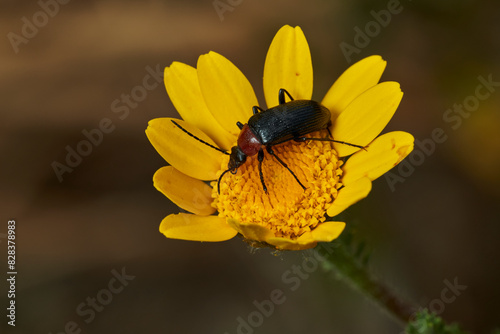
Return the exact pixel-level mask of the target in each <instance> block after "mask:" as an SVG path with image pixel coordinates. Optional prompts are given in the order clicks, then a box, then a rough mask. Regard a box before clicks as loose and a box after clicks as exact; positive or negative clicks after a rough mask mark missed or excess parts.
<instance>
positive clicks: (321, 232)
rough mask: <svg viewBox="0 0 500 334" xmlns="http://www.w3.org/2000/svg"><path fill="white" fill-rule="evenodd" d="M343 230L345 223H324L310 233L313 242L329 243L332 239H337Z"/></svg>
mask: <svg viewBox="0 0 500 334" xmlns="http://www.w3.org/2000/svg"><path fill="white" fill-rule="evenodd" d="M344 228H345V223H343V222H334V221H328V222H324V223H322V224H319V225H318V226H317V227H316V228H315V229H314V230H312V231H311V237H312V238H313V239H314V240H315V241H319V242H330V241H332V240H333V239H337V238H338V236H339V235H340V233H342V231H343V230H344ZM299 239H300V238H299Z"/></svg>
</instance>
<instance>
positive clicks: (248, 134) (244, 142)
mask: <svg viewBox="0 0 500 334" xmlns="http://www.w3.org/2000/svg"><path fill="white" fill-rule="evenodd" d="M238 146H239V147H240V149H241V151H242V152H243V153H245V154H246V155H247V156H249V157H250V156H252V155H256V154H257V152H259V150H260V148H261V146H262V145H261V143H260V141H259V140H258V139H257V137H256V136H255V134H254V133H253V131H252V130H251V129H250V128H249V127H248V124H245V125H244V126H243V128H242V129H241V132H240V135H239V136H238Z"/></svg>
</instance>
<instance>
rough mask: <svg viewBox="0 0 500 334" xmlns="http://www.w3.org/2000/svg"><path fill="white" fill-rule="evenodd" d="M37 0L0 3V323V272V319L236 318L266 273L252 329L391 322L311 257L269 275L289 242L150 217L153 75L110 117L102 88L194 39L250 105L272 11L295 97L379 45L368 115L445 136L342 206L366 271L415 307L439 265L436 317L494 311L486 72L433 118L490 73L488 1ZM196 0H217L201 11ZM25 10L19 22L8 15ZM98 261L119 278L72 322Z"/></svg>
mask: <svg viewBox="0 0 500 334" xmlns="http://www.w3.org/2000/svg"><path fill="white" fill-rule="evenodd" d="M41 3H44V4H46V3H49V4H52V5H51V6H52V7H50V6H49V7H47V8H49V11H51V12H52V14H53V15H52V16H46V18H47V20H46V21H45V22H44V18H43V14H39V12H40V11H41V10H42V7H41V4H40V2H37V1H13V0H11V1H0V4H1V7H2V10H1V11H0V27H1V34H2V35H3V36H4V37H3V39H2V43H1V46H0V47H1V62H0V86H1V99H0V110H1V115H2V120H1V123H0V127H1V131H0V154H1V155H0V156H1V157H2V160H1V163H0V170H1V178H2V179H1V190H0V203H1V206H2V219H1V225H0V233H1V234H0V249H1V250H2V255H1V256H0V258H1V260H0V261H1V263H2V272H4V273H2V274H1V275H0V276H2V277H4V275H5V272H7V269H6V266H5V265H4V264H5V263H6V257H7V256H6V239H5V233H7V221H8V220H9V219H13V218H14V219H15V220H16V221H17V230H16V231H17V239H16V242H17V258H16V259H17V270H18V276H17V287H16V288H17V293H16V303H17V322H16V327H15V328H12V327H10V326H7V324H6V322H7V320H6V317H5V315H4V312H5V308H6V305H7V304H6V303H7V301H6V298H5V297H6V291H7V284H6V281H5V280H3V279H2V281H3V283H1V284H0V293H1V296H2V297H1V298H2V301H4V300H5V302H2V310H3V311H2V312H1V313H2V320H1V325H0V328H2V333H3V332H9V333H10V332H12V333H60V332H64V331H65V327H67V326H68V323H69V324H70V325H69V327H70V328H71V326H72V325H71V322H74V323H76V326H78V328H79V329H81V331H82V333H225V332H227V333H236V332H237V326H238V322H237V318H238V317H240V316H241V317H243V318H246V317H247V316H248V315H249V314H250V313H251V312H253V311H255V310H256V308H255V305H254V304H253V302H254V301H255V300H257V301H262V300H264V299H269V296H270V293H271V291H273V290H274V289H281V290H283V291H284V292H285V296H286V301H285V302H284V303H283V304H282V305H279V306H276V308H275V310H274V313H273V314H272V315H271V316H270V317H268V318H266V319H265V321H264V323H263V324H262V325H261V326H260V327H258V328H255V329H254V331H255V333H306V332H307V333H400V332H401V330H402V327H400V325H398V324H397V323H396V322H394V321H393V320H392V319H391V318H390V317H389V316H387V315H386V314H385V313H384V312H381V311H380V310H379V309H378V308H377V307H376V306H374V305H373V304H372V303H371V302H369V301H368V300H366V299H365V298H364V297H362V296H360V295H359V294H358V293H356V292H353V291H351V290H350V289H349V288H348V287H347V286H346V285H345V284H343V283H341V282H336V281H332V280H330V279H329V278H328V276H326V275H325V274H324V273H323V272H322V271H321V270H317V271H315V272H313V273H311V275H310V277H309V278H308V279H307V280H303V281H302V282H301V286H300V288H299V289H297V290H296V291H291V290H290V289H289V285H287V284H285V283H284V282H283V281H282V278H281V277H282V274H283V273H284V272H286V271H287V270H289V269H290V268H291V267H292V266H293V265H294V264H300V263H301V262H302V261H303V259H304V255H303V254H301V253H300V252H293V253H291V252H285V253H281V254H278V255H275V254H273V253H272V252H271V251H270V250H266V249H264V250H259V251H256V252H254V251H252V250H251V249H249V247H248V246H247V245H246V244H245V243H244V242H242V241H241V240H240V239H239V238H235V239H233V240H231V241H228V242H224V243H215V244H211V243H195V242H186V241H176V240H168V239H166V238H164V237H163V236H162V235H161V234H160V233H159V232H158V226H159V223H160V221H161V220H162V218H163V217H164V216H166V215H168V214H170V213H174V212H178V210H179V209H178V208H177V207H176V206H175V205H173V204H172V203H170V202H169V201H168V200H167V199H166V198H165V197H164V196H163V195H162V194H160V193H159V192H157V191H156V190H155V189H154V188H153V185H152V175H153V173H154V172H155V171H156V170H157V169H158V168H159V167H161V166H163V165H165V162H164V161H163V160H162V158H161V157H160V156H159V155H158V154H157V153H156V152H155V151H154V149H153V148H152V146H151V145H150V144H149V142H148V140H147V138H146V136H145V134H144V130H145V128H146V126H147V122H148V120H150V119H152V118H156V117H163V116H176V115H177V114H176V111H175V109H174V108H173V106H172V104H171V102H170V100H169V98H168V96H167V94H166V92H165V89H164V87H163V85H162V84H161V83H160V84H158V85H156V87H155V88H154V89H151V90H148V91H147V95H146V96H144V97H143V98H142V100H141V101H137V103H136V104H133V107H130V108H129V113H128V114H126V116H125V114H123V113H115V112H114V111H113V107H112V104H113V103H116V102H115V100H117V99H118V100H120V99H121V97H122V96H123V95H127V94H131V92H132V90H133V89H134V88H136V87H137V86H142V85H143V79H144V77H145V76H146V75H147V74H148V73H149V71H153V72H154V71H155V70H156V69H158V68H159V69H160V71H161V69H163V68H164V67H165V66H168V65H169V64H170V63H171V62H173V61H181V62H184V63H187V64H190V65H193V66H195V65H196V60H197V57H198V56H199V55H200V54H204V53H206V52H208V51H210V50H213V51H217V52H219V53H221V54H223V55H224V56H226V57H227V58H229V59H230V60H231V61H232V62H233V63H235V64H236V65H237V66H238V67H239V68H240V69H241V70H242V71H243V72H244V73H245V75H246V76H247V77H248V79H249V80H250V82H251V83H252V85H253V86H254V88H255V91H256V93H257V95H258V97H259V99H260V101H261V103H262V105H264V104H263V101H264V99H263V94H262V73H263V65H264V59H265V56H266V52H267V48H268V46H269V44H270V42H271V40H272V38H273V36H274V34H275V33H276V32H277V31H278V29H279V28H280V27H281V26H282V25H284V24H290V25H294V26H295V25H300V26H301V27H302V29H303V31H304V33H305V35H306V37H307V39H308V42H309V45H310V48H311V52H312V58H313V66H314V84H315V88H314V96H313V97H314V99H317V100H321V98H322V97H323V95H324V94H325V93H326V91H327V90H328V88H329V87H330V85H331V84H332V83H333V81H334V80H335V79H336V77H338V76H339V75H340V74H341V73H342V72H343V71H344V70H345V69H346V68H347V67H348V66H349V65H350V64H352V63H353V62H354V61H357V60H359V59H361V58H363V57H365V56H368V55H372V54H379V55H382V56H383V58H384V59H386V60H387V61H388V66H387V69H386V71H385V73H384V76H383V78H382V80H394V81H398V82H400V84H401V86H402V89H403V91H404V92H405V96H404V98H403V101H402V103H401V105H400V107H399V109H398V111H397V113H396V115H395V117H394V118H393V119H392V121H391V122H390V124H389V125H388V127H387V129H386V131H389V130H404V131H409V132H411V133H412V134H414V136H415V138H416V139H417V140H419V141H420V142H422V141H426V140H429V139H430V138H431V134H432V132H433V131H434V130H435V129H437V128H441V129H443V131H444V133H445V134H446V138H447V139H446V140H445V141H444V142H443V143H436V145H435V149H434V150H433V152H432V153H430V154H425V155H424V159H423V161H420V162H419V163H418V166H415V165H414V170H412V171H410V172H408V173H407V174H409V175H407V177H404V178H403V179H404V182H399V183H397V184H395V186H394V187H392V188H391V186H390V185H389V183H388V182H387V180H386V179H385V178H384V177H382V178H380V179H379V180H377V181H376V182H375V183H374V189H373V191H372V193H371V195H370V196H369V197H368V198H367V199H365V200H363V201H362V202H360V203H358V204H357V205H355V206H353V207H351V208H350V209H349V210H348V211H347V212H346V213H345V215H344V217H343V218H344V219H345V220H346V221H347V222H348V224H349V228H355V230H356V236H357V238H358V239H359V240H364V241H365V242H366V243H367V244H368V245H369V248H370V249H371V253H372V260H371V267H372V269H373V272H374V273H375V274H376V275H377V276H378V277H381V278H382V279H383V280H384V281H386V282H387V283H388V285H390V286H391V287H393V288H394V289H395V290H396V291H398V292H400V293H401V295H403V296H405V297H406V298H408V299H409V300H412V301H414V302H415V303H417V304H419V305H421V306H429V304H430V303H432V302H433V300H436V299H438V300H439V299H441V298H442V296H441V294H442V292H443V289H445V288H446V284H445V283H444V281H445V280H448V281H450V282H453V281H454V280H456V281H457V282H458V283H459V284H460V285H465V286H466V287H467V288H466V289H465V290H463V291H460V295H458V296H456V299H455V300H454V301H453V302H451V303H444V304H443V305H445V307H444V308H443V310H441V311H442V313H441V316H442V317H443V318H445V319H446V320H447V321H458V322H460V323H461V324H463V326H464V327H465V328H466V329H468V330H470V331H471V332H474V333H488V332H489V331H490V330H491V329H492V328H494V326H495V325H498V324H499V323H500V316H499V315H500V289H499V287H498V282H499V281H500V271H499V260H498V258H499V254H500V243H499V242H498V237H499V232H500V227H499V223H500V214H499V199H500V190H499V189H500V110H499V101H500V87H499V86H498V84H497V85H496V86H494V85H493V86H491V87H490V88H491V91H490V93H491V94H490V95H489V97H488V98H485V99H483V100H480V101H479V104H478V105H477V106H475V107H474V108H472V107H471V108H472V109H474V110H473V111H472V112H470V113H467V116H460V117H459V118H457V116H455V117H456V118H455V120H454V121H453V122H451V121H446V120H445V119H444V118H443V117H444V115H445V113H446V112H447V110H448V109H449V108H453V106H454V105H455V104H456V105H460V104H463V103H464V101H468V102H471V101H474V99H473V98H471V96H472V97H473V96H475V94H476V89H477V87H478V86H479V85H480V81H479V79H478V77H479V76H482V77H483V78H485V79H487V78H488V77H489V76H491V78H492V80H493V81H494V82H500V65H499V64H500V63H499V61H498V60H499V59H500V47H499V45H500V37H499V36H500V5H499V3H498V2H496V1H472V0H455V1H439V2H438V1H431V0H424V1H409V0H401V2H397V1H394V0H390V1H389V0H388V1H349V2H347V1H326V0H308V1H285V0H279V1H264V0H241V1H236V0H232V1H229V0H220V1H219V2H215V1H213V0H207V1H194V0H191V1H168V0H165V1H160V0H147V1H111V0H110V1H70V2H68V3H66V4H59V5H58V7H57V8H56V7H55V6H54V3H55V1H50V0H47V1H45V2H44V1H43V0H42V1H41ZM214 4H219V5H220V6H223V5H224V4H225V5H226V6H229V7H227V8H228V9H227V10H226V11H223V12H222V11H220V13H218V11H217V10H216V8H215V5H214ZM221 4H222V5H221ZM47 6H48V5H47ZM50 8H51V9H50ZM229 8H230V9H229ZM388 8H397V9H399V12H398V13H396V14H392V15H391V16H390V22H387V21H386V22H387V23H386V24H384V25H385V26H382V25H379V27H380V29H379V31H378V32H376V33H375V32H372V35H373V36H372V37H369V41H368V42H367V43H366V45H362V47H359V46H360V44H359V41H358V50H357V51H356V52H353V53H352V54H350V55H349V56H348V57H346V55H345V53H344V52H343V51H342V49H341V45H345V44H342V43H347V44H350V45H351V46H356V44H355V38H356V34H357V29H359V30H361V31H365V28H366V25H367V24H368V23H369V22H372V21H373V22H376V21H375V16H374V14H373V13H374V12H375V13H380V11H381V10H387V9H388ZM56 9H57V10H56ZM37 13H38V14H37ZM34 16H35V18H36V19H37V20H38V21H37V22H38V24H39V25H40V27H38V28H36V30H37V31H33V30H31V31H30V30H29V28H23V27H24V25H26V21H29V22H31V23H33V19H34ZM23 18H24V19H23ZM42 23H45V24H42ZM372 25H373V24H372ZM23 29H24V30H25V31H24V33H25V34H28V35H30V36H31V37H29V38H26V40H22V42H19V41H20V39H15V37H13V36H14V35H13V34H15V35H17V36H18V37H17V38H22V37H21V36H22V34H23ZM26 29H28V30H26ZM9 36H10V37H9ZM13 40H15V41H17V42H13ZM149 82H150V84H153V83H154V82H155V81H154V80H150V81H149ZM481 92H482V93H485V92H487V91H486V90H484V89H481ZM120 105H121V106H123V104H120ZM457 115H458V114H457ZM120 116H122V118H120ZM105 118H108V119H110V120H111V122H112V124H113V126H114V128H113V131H111V132H110V133H107V134H104V137H103V140H102V142H101V143H100V144H99V145H97V146H95V147H93V149H92V152H91V154H89V155H88V156H86V157H83V160H82V162H81V163H80V164H79V165H78V166H77V167H75V168H74V170H73V171H72V172H71V173H65V174H64V175H63V180H62V182H60V181H59V180H58V178H57V176H56V174H55V172H54V170H53V167H52V164H53V162H54V161H58V162H60V163H64V160H65V157H66V154H67V151H66V146H68V145H69V146H70V147H72V148H75V147H76V145H77V144H78V143H79V142H80V141H81V140H82V139H85V137H84V135H83V134H82V131H83V130H87V131H90V130H91V129H94V128H96V127H98V125H99V122H101V120H103V119H105ZM459 120H460V124H459V125H457V124H458V121H459ZM453 125H454V126H453ZM452 126H453V127H452ZM420 151H421V152H422V150H420ZM414 161H419V160H418V157H415V158H414ZM410 166H411V165H410ZM393 172H394V175H399V174H398V173H399V172H398V171H397V170H396V171H393ZM122 268H124V269H122ZM113 270H116V271H118V272H121V271H122V270H125V272H126V274H127V275H132V276H135V278H134V279H133V280H131V281H129V282H128V285H127V286H126V287H124V289H123V290H122V291H121V292H120V293H117V294H113V297H112V300H110V301H109V304H107V305H105V306H104V308H103V309H102V310H100V312H95V317H94V319H92V321H90V322H89V323H87V322H86V321H85V320H86V319H87V320H88V319H89V315H88V313H87V315H85V316H81V315H79V314H78V313H77V308H78V306H79V305H80V304H81V303H86V302H87V298H96V296H97V295H98V294H99V293H100V294H101V297H102V296H104V294H105V293H104V292H101V291H102V289H106V288H107V287H108V283H109V282H110V280H111V278H112V277H113V273H112V271H113ZM448 294H449V292H448ZM447 296H450V295H447ZM434 304H435V305H437V304H436V302H434ZM85 309H89V307H85ZM66 331H67V332H71V329H70V330H67V329H66Z"/></svg>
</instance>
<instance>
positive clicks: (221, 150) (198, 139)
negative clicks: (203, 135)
mask: <svg viewBox="0 0 500 334" xmlns="http://www.w3.org/2000/svg"><path fill="white" fill-rule="evenodd" d="M171 121H172V123H174V124H175V126H177V127H178V128H179V129H181V130H182V131H184V132H185V133H187V134H188V135H190V136H191V137H193V138H194V139H196V140H197V141H199V142H201V143H203V144H205V145H207V146H210V147H211V148H213V149H215V150H217V151H219V152H222V153H224V154H226V155H230V154H229V152H226V151H224V150H223V149H220V148H218V147H216V146H214V145H212V144H209V143H207V142H206V141H204V140H201V139H200V138H198V137H196V136H195V135H193V134H192V133H191V132H189V131H188V130H186V129H184V128H183V127H182V126H180V125H179V124H177V122H175V121H174V120H172V119H171Z"/></svg>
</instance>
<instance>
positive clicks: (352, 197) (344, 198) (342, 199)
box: [326, 177, 372, 217]
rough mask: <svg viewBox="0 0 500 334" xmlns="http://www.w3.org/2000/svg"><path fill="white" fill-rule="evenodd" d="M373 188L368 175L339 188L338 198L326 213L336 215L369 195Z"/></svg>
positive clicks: (331, 215)
mask: <svg viewBox="0 0 500 334" xmlns="http://www.w3.org/2000/svg"><path fill="white" fill-rule="evenodd" d="M371 189H372V182H371V181H370V179H368V178H367V177H364V178H361V179H359V180H357V181H355V182H353V183H351V184H349V185H347V186H344V187H343V188H342V189H340V190H339V193H338V195H337V198H336V199H335V200H334V201H333V204H332V206H330V207H329V208H328V210H327V211H326V213H327V214H328V215H329V216H330V217H333V216H336V215H338V214H339V213H341V212H342V211H344V210H345V209H347V208H348V207H349V206H351V205H353V204H354V203H356V202H358V201H359V200H361V199H363V198H365V197H366V196H368V193H369V192H370V190H371Z"/></svg>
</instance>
